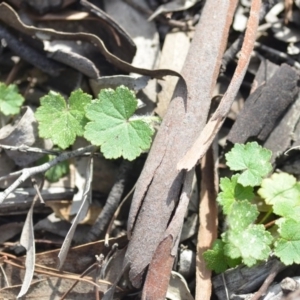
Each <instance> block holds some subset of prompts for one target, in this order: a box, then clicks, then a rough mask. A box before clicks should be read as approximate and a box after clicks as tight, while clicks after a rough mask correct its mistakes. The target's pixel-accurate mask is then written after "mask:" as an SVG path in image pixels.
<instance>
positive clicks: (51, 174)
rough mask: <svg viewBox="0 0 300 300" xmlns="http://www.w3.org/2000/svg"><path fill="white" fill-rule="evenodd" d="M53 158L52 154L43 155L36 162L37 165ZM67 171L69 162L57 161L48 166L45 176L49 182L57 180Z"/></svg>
mask: <svg viewBox="0 0 300 300" xmlns="http://www.w3.org/2000/svg"><path fill="white" fill-rule="evenodd" d="M54 158H55V156H54V155H45V156H44V157H42V158H41V159H39V160H38V161H37V164H38V165H41V164H44V163H46V162H49V161H50V160H52V159H54ZM68 172H69V163H68V161H66V160H65V161H62V162H60V163H58V164H57V165H55V166H54V167H52V168H50V169H49V170H48V171H46V172H45V177H46V178H47V180H48V181H50V182H57V181H58V180H59V179H60V178H62V177H63V176H64V175H66V174H68Z"/></svg>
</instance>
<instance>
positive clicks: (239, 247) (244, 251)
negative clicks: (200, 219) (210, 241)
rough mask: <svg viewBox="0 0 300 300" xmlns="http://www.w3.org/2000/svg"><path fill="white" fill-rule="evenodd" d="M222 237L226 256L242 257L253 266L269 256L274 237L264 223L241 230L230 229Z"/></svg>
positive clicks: (243, 260) (245, 262)
mask: <svg viewBox="0 0 300 300" xmlns="http://www.w3.org/2000/svg"><path fill="white" fill-rule="evenodd" d="M222 239H223V241H224V242H225V246H224V254H225V255H226V256H229V257H231V258H232V259H237V258H241V259H242V262H243V263H244V264H245V265H247V266H248V267H251V266H253V265H255V264H256V263H257V262H258V261H261V260H265V259H267V258H268V256H269V255H270V253H271V249H270V246H269V245H270V244H271V243H272V240H273V237H272V235H271V234H270V233H269V232H268V231H266V230H265V228H264V226H263V225H250V226H249V227H247V228H244V229H243V230H241V231H233V230H229V231H227V232H226V233H224V234H223V235H222Z"/></svg>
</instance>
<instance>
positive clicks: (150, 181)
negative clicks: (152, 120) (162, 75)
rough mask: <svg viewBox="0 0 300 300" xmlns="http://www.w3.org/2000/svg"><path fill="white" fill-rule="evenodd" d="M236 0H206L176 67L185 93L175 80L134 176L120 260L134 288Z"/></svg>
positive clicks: (196, 128)
mask: <svg viewBox="0 0 300 300" xmlns="http://www.w3.org/2000/svg"><path fill="white" fill-rule="evenodd" d="M236 4H237V1H221V2H220V1H218V0H209V1H207V2H206V4H205V6H204V8H203V12H202V15H201V19H200V22H199V24H198V26H197V29H196V32H195V36H194V40H193V42H192V45H191V47H190V50H189V54H188V56H187V59H186V62H185V65H184V68H183V70H182V76H183V78H184V79H185V81H186V84H187V88H188V96H187V95H186V88H185V85H184V82H183V80H181V79H180V80H179V83H178V85H177V88H176V90H175V93H174V95H173V100H172V101H171V103H170V105H169V108H168V111H167V113H166V115H165V118H164V120H163V122H162V125H161V127H160V129H159V132H158V134H157V136H156V138H155V141H154V143H153V146H152V149H151V151H150V153H149V155H148V159H147V162H146V164H145V167H144V169H143V171H142V174H141V176H140V178H139V180H138V183H137V187H136V191H135V194H134V198H133V202H132V206H131V211H130V216H129V222H128V233H129V235H130V234H131V232H132V230H133V233H132V237H131V241H130V243H129V246H128V250H127V253H126V256H125V262H124V266H125V265H126V266H128V265H129V266H130V273H129V276H130V279H131V281H132V283H133V285H134V286H136V287H139V286H140V285H141V280H142V275H143V273H144V270H145V268H146V267H147V266H148V264H149V263H150V261H151V259H152V257H153V255H154V252H155V250H156V248H157V246H158V244H159V243H160V242H161V240H162V239H163V238H164V232H165V230H166V228H167V226H168V223H169V221H170V218H171V215H172V213H173V211H174V208H175V205H176V203H177V201H178V198H179V194H180V189H181V186H182V183H183V180H184V176H183V172H181V171H178V170H177V169H176V164H177V163H178V161H179V159H180V158H181V157H182V156H183V154H184V153H185V152H186V151H187V149H188V148H189V147H190V146H191V145H192V143H193V142H194V140H195V138H196V135H197V133H198V132H200V131H201V129H202V128H203V127H204V125H205V122H206V119H207V115H208V111H209V107H210V99H211V96H212V91H213V88H214V86H215V83H216V78H217V76H218V72H219V68H220V63H221V58H222V54H223V52H224V49H225V46H226V43H227V37H228V30H229V27H230V24H231V21H232V16H233V13H234V10H235V7H236ZM216 7H218V10H216V9H215V8H216ZM153 299H154V298H153Z"/></svg>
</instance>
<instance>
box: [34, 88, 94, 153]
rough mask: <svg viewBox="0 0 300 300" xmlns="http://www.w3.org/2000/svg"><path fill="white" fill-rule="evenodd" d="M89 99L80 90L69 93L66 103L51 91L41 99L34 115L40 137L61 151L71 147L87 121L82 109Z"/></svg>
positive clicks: (81, 133) (80, 134)
mask: <svg viewBox="0 0 300 300" xmlns="http://www.w3.org/2000/svg"><path fill="white" fill-rule="evenodd" d="M91 98H92V97H91V96H90V95H88V94H86V93H84V92H83V91H82V90H80V89H79V90H76V91H74V92H72V93H71V96H70V98H69V101H68V103H67V102H66V101H65V99H64V98H63V97H62V96H61V95H60V94H58V93H55V92H52V91H51V92H49V94H48V95H46V96H44V97H42V98H41V106H40V107H39V108H38V109H37V111H36V113H35V117H36V119H37V120H38V122H39V135H40V137H42V138H49V139H51V140H52V141H53V143H54V144H56V145H58V146H59V147H60V148H62V149H66V148H67V147H69V146H70V145H72V144H73V143H74V142H75V139H76V136H82V135H83V132H84V126H85V124H86V123H87V121H88V120H87V119H86V117H85V110H84V109H85V106H86V105H87V104H89V103H90V102H91Z"/></svg>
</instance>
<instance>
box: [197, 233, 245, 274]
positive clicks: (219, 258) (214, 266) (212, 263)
mask: <svg viewBox="0 0 300 300" xmlns="http://www.w3.org/2000/svg"><path fill="white" fill-rule="evenodd" d="M203 257H204V260H205V262H206V265H207V267H208V268H209V269H210V270H213V271H215V272H216V273H222V272H224V271H226V270H227V269H228V268H234V267H236V266H237V265H238V264H240V260H233V259H231V258H229V257H227V256H225V255H224V242H223V241H222V240H219V239H217V240H215V241H214V243H213V245H212V249H209V250H207V251H205V252H204V253H203Z"/></svg>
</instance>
